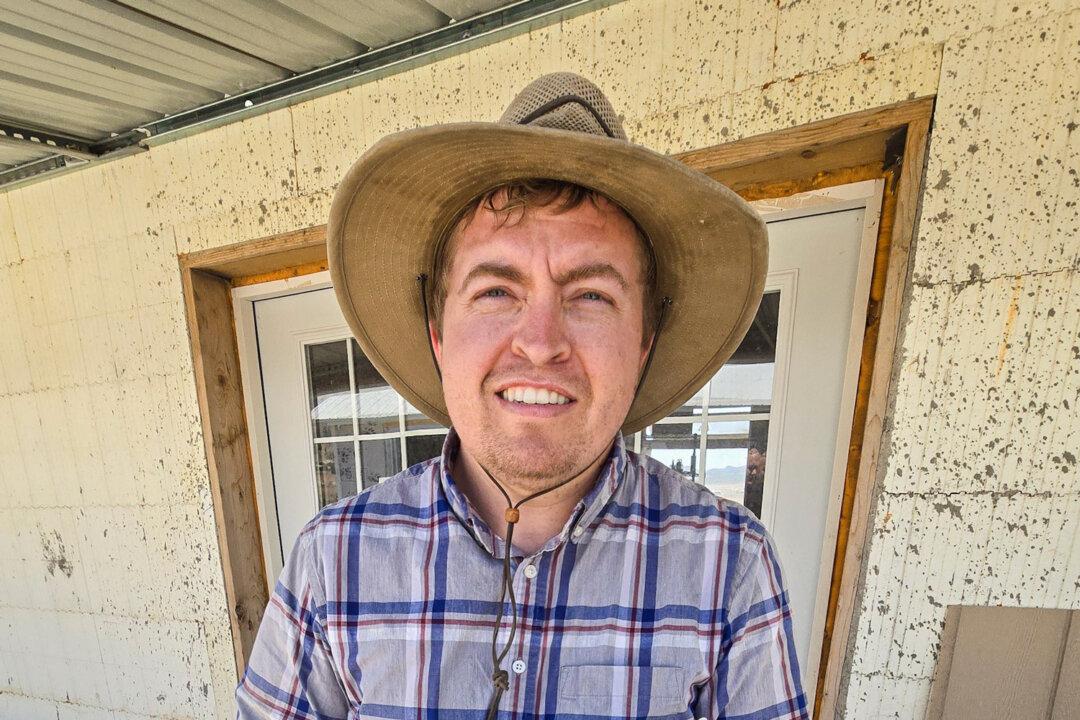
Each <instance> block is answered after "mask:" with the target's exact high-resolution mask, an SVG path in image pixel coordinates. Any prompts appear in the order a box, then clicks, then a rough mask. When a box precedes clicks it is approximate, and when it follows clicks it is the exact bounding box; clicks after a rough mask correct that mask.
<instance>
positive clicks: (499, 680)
mask: <svg viewBox="0 0 1080 720" xmlns="http://www.w3.org/2000/svg"><path fill="white" fill-rule="evenodd" d="M416 279H417V281H418V282H419V283H420V298H421V304H422V305H423V306H424V334H425V336H426V337H427V339H428V349H429V350H430V351H431V361H432V363H434V365H435V372H436V373H437V374H438V375H439V382H442V371H440V370H439V363H438V361H437V360H436V358H435V347H434V346H433V345H432V344H431V332H430V330H429V329H428V328H429V320H428V303H427V293H426V292H425V283H426V280H427V275H425V274H423V273H421V274H420V275H417V276H416ZM669 305H671V298H669V297H667V296H665V297H664V298H662V299H661V301H660V313H659V316H658V317H657V320H656V331H655V332H654V334H653V341H652V345H651V346H650V347H649V355H648V357H647V358H646V359H645V365H644V367H642V369H641V375H640V376H639V377H638V382H637V386H636V387H635V388H634V399H635V400H636V399H637V395H638V392H639V391H640V390H641V386H642V384H643V383H644V382H645V375H646V373H648V372H649V366H650V365H652V359H653V351H655V350H656V344H657V341H658V340H659V338H660V330H661V329H662V328H663V326H664V316H665V315H666V314H667V308H668V306H669ZM630 404H631V406H632V405H633V404H634V403H633V401H631V402H630ZM608 452H609V449H608V448H605V449H604V450H603V452H601V453H600V454H599V455H597V456H596V457H595V458H593V459H592V461H591V462H590V463H589V464H588V465H586V466H585V467H584V468H583V469H581V470H578V471H577V472H574V473H573V474H571V475H570V477H568V478H566V479H565V480H562V481H560V482H558V483H556V484H555V485H552V486H551V487H549V488H545V489H544V490H541V491H539V492H535V493H533V494H532V495H529V496H528V497H526V498H524V499H522V500H518V501H517V502H516V503H515V502H514V501H513V500H511V498H510V494H509V493H507V492H506V488H504V487H503V485H502V483H500V482H499V481H498V480H496V479H495V476H494V475H492V474H491V472H490V471H489V470H488V469H487V468H486V467H484V466H483V464H482V463H480V462H479V461H477V462H476V464H477V465H479V466H480V469H481V470H483V471H484V474H486V475H487V476H488V478H489V479H490V480H491V482H492V483H494V484H495V487H496V488H498V489H499V492H500V493H502V496H503V497H504V498H505V499H506V511H505V513H504V518H505V519H506V533H505V536H504V537H505V540H504V541H503V563H502V588H501V589H500V591H499V603H498V608H499V609H498V612H497V613H496V615H495V627H494V630H493V631H492V635H491V665H492V667H493V668H494V674H493V675H492V676H491V680H492V682H493V683H494V685H495V687H494V689H493V691H492V693H491V701H490V702H489V703H488V708H487V713H486V714H485V716H484V717H485V720H495V718H496V717H497V716H498V714H499V702H500V701H501V700H502V696H503V693H504V692H506V691H507V690H508V689H509V688H510V674H509V673H508V672H507V671H506V670H504V669H503V668H502V662H503V660H505V659H506V656H507V654H508V653H509V652H510V648H511V646H512V645H513V644H514V636H515V635H516V633H517V625H518V617H517V616H518V610H517V598H516V597H515V596H514V578H513V574H512V573H511V572H510V549H511V548H512V547H513V540H514V526H515V525H517V523H518V521H519V520H520V519H521V509H520V508H521V506H522V505H524V504H525V503H527V502H529V501H530V500H533V499H535V498H538V497H540V496H541V495H546V494H547V493H549V492H552V491H553V490H558V489H559V488H561V487H562V486H564V485H566V484H567V483H569V482H570V481H571V480H573V479H575V478H577V477H579V476H580V475H581V474H582V473H583V472H585V470H587V469H588V468H590V467H592V465H593V463H595V462H596V461H597V460H599V459H600V458H601V457H603V456H604V455H606V454H607V453H608ZM508 594H509V596H510V635H509V637H507V639H506V643H505V644H504V645H503V648H502V650H501V651H500V650H498V641H499V630H501V629H502V622H503V603H504V602H505V601H506V596H507V595H508Z"/></svg>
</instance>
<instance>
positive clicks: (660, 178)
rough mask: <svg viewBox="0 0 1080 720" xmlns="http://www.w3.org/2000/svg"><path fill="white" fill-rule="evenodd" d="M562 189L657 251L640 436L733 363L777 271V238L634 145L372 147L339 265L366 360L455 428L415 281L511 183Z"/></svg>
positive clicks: (336, 232) (493, 142) (637, 407)
mask: <svg viewBox="0 0 1080 720" xmlns="http://www.w3.org/2000/svg"><path fill="white" fill-rule="evenodd" d="M526 178H553V179H558V180H567V181H570V182H574V183H577V184H580V185H584V186H586V187H590V188H593V189H595V190H599V191H600V192H602V193H604V194H605V195H607V196H608V197H610V198H611V199H612V200H614V201H615V202H617V203H619V205H621V206H622V207H623V208H625V209H626V211H627V212H628V213H630V215H631V216H633V218H634V219H635V220H636V221H637V223H638V224H639V225H640V226H641V228H642V229H643V230H644V231H645V233H646V234H647V235H648V237H649V239H650V240H651V242H652V244H653V248H654V251H655V254H656V260H657V283H658V289H659V295H658V297H659V296H664V295H666V296H668V297H670V298H671V299H672V301H673V302H672V305H671V306H670V307H669V308H668V310H667V314H666V316H665V319H664V327H663V330H662V332H661V333H660V337H659V340H658V342H657V345H656V349H655V351H654V357H653V360H652V365H651V366H650V369H649V371H648V373H647V375H646V378H645V381H644V383H643V385H642V386H641V389H640V391H639V392H638V395H637V397H636V399H635V400H634V403H633V405H632V406H631V407H630V411H629V412H628V413H627V416H626V419H625V421H624V423H623V426H622V429H623V432H626V433H631V432H636V431H637V430H640V429H642V428H644V427H646V426H647V425H649V424H651V423H653V422H655V421H656V420H659V419H660V418H662V417H664V416H666V415H667V414H669V413H670V412H671V411H672V410H674V409H675V408H677V407H679V406H680V405H681V404H682V403H684V402H685V401H686V400H687V399H689V398H690V397H692V396H693V394H694V393H695V392H697V391H698V389H700V388H701V387H702V386H703V385H704V384H705V383H706V382H707V381H708V380H709V378H710V377H712V375H713V374H714V373H715V372H716V371H717V370H718V369H719V368H720V366H721V365H723V364H724V362H725V361H726V360H727V359H728V358H730V357H731V355H732V354H733V353H734V352H735V350H736V348H737V347H738V345H739V343H740V342H741V341H742V338H743V336H744V335H745V334H746V331H747V330H748V329H749V327H750V324H751V323H752V322H753V319H754V315H755V313H756V312H757V308H758V304H759V303H760V301H761V295H762V292H763V291H764V287H765V276H766V273H767V272H768V234H767V231H766V228H765V223H764V221H763V220H762V219H761V217H760V216H759V215H758V214H757V213H756V212H755V211H754V210H753V208H751V207H750V205H749V204H748V203H747V202H746V201H744V200H743V199H742V198H740V197H739V196H738V195H736V194H735V193H734V192H733V191H731V190H730V189H729V188H727V187H725V186H724V185H721V184H720V183H718V182H716V181H714V180H712V179H711V178H709V177H707V176H706V175H704V174H702V173H700V172H697V171H695V170H692V169H690V168H688V167H687V166H685V165H684V164H682V163H681V162H679V161H677V160H674V159H672V158H670V157H667V156H665V155H661V154H660V153H657V152H654V151H652V150H649V149H647V148H644V147H642V146H640V145H636V144H633V143H630V142H626V141H623V140H617V139H611V138H607V137H601V136H596V135H590V134H587V133H580V132H572V131H568V130H558V129H553V128H544V127H534V126H523V125H513V124H502V123H484V122H469V123H453V124H446V125H434V126H429V127H423V128H417V129H414V130H405V131H402V132H398V133H395V134H393V135H388V136H386V137H384V138H383V139H381V140H380V141H379V142H377V143H376V144H375V145H373V146H372V147H371V148H370V149H369V150H368V151H367V152H365V153H364V154H363V155H362V156H361V157H360V158H359V159H358V160H357V161H356V162H355V163H354V164H353V166H352V167H351V168H350V169H349V171H348V173H347V174H346V175H345V177H344V179H343V180H342V182H341V184H340V185H339V186H338V188H337V191H336V192H335V194H334V199H333V204H332V206H331V209H330V219H329V223H328V226H327V258H328V264H329V269H330V275H331V278H332V280H333V284H334V290H335V292H336V294H337V298H338V302H339V304H340V305H341V309H342V312H343V314H344V316H345V319H346V321H347V322H348V324H349V327H350V328H351V329H352V331H353V334H354V335H355V336H356V340H357V343H358V344H359V345H360V347H361V349H362V350H363V352H364V354H365V355H366V356H367V358H368V359H369V360H370V361H371V363H372V365H374V366H375V368H376V369H377V370H378V371H379V372H380V373H381V374H382V376H383V377H384V378H385V379H386V381H387V382H388V383H390V385H391V386H392V387H393V388H394V389H395V390H397V391H398V392H399V393H401V395H402V396H404V397H405V398H406V399H407V400H408V401H409V402H410V403H412V404H413V405H414V406H415V407H416V408H417V409H418V410H420V411H421V412H423V413H424V414H426V415H427V416H428V417H430V418H432V419H433V420H435V421H436V422H439V423H441V424H443V425H446V426H449V425H450V424H451V421H450V417H449V415H448V413H447V410H446V404H445V401H444V398H443V392H442V385H441V383H440V381H439V377H438V374H437V373H436V371H435V367H434V365H433V362H432V358H431V352H430V349H429V346H428V339H427V335H426V332H427V329H426V328H425V327H424V320H423V317H424V312H423V306H422V303H421V298H420V292H419V283H418V282H417V279H416V278H417V275H418V274H420V273H427V274H428V275H429V277H430V273H431V268H432V262H433V258H434V250H435V241H436V239H438V238H440V237H442V236H443V235H444V234H445V233H446V232H447V231H448V230H449V228H450V224H451V223H452V222H453V221H454V220H455V219H456V217H457V215H458V213H459V212H460V211H461V209H462V208H463V207H464V206H465V205H466V204H467V203H468V202H470V201H471V200H473V199H474V198H476V197H477V196H479V195H480V194H482V193H483V192H485V191H487V190H489V189H491V188H492V187H495V186H497V185H500V184H502V183H505V182H509V181H513V180H521V179H526Z"/></svg>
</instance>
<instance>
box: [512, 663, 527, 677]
mask: <svg viewBox="0 0 1080 720" xmlns="http://www.w3.org/2000/svg"><path fill="white" fill-rule="evenodd" d="M510 667H512V668H514V672H516V673H517V674H518V675H520V674H521V673H523V672H525V661H524V660H515V661H514V664H513V665H511V666H510Z"/></svg>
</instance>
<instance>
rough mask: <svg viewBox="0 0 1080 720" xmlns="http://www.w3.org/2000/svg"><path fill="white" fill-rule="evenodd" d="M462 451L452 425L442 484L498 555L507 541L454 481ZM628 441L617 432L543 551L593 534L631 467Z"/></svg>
mask: <svg viewBox="0 0 1080 720" xmlns="http://www.w3.org/2000/svg"><path fill="white" fill-rule="evenodd" d="M460 451H461V438H460V437H459V436H458V434H457V431H456V430H455V429H454V428H453V427H451V428H450V431H449V432H448V433H447V434H446V439H445V440H444V441H443V446H442V454H441V455H440V457H439V484H440V486H441V487H442V490H443V494H444V495H445V498H446V502H447V503H448V504H449V505H450V509H451V510H452V511H453V513H454V515H455V516H456V517H457V519H458V520H459V521H461V523H462V524H463V525H464V526H465V529H466V530H467V531H468V532H470V533H471V534H472V535H473V537H475V538H476V539H477V541H479V543H480V544H481V545H482V546H483V547H484V549H485V550H487V551H488V552H489V553H491V554H492V555H493V556H495V557H497V558H501V557H502V556H503V545H504V543H503V541H502V539H501V538H499V537H498V536H497V535H495V533H493V532H492V531H491V528H490V527H488V524H487V523H486V522H484V520H483V518H481V517H480V515H479V513H477V512H476V509H475V508H474V507H473V504H472V503H471V502H470V501H469V498H468V497H466V496H465V493H464V492H462V491H461V489H460V488H459V487H458V486H457V484H456V483H455V482H454V479H453V477H452V476H451V472H450V471H451V468H453V467H454V461H455V460H456V459H457V456H458V453H459V452H460ZM626 453H627V451H626V444H625V441H624V440H623V435H622V433H621V432H619V433H617V434H616V436H615V443H614V445H613V446H612V448H611V451H610V452H609V453H608V456H607V459H606V460H605V461H604V464H603V465H601V467H600V472H599V473H597V476H596V482H595V483H593V486H592V487H591V488H590V489H589V491H588V492H587V493H585V496H584V497H582V498H581V500H579V501H578V503H577V505H576V506H575V507H574V511H573V512H572V513H571V514H570V517H569V519H568V520H567V521H566V524H565V525H564V526H563V529H562V530H561V531H560V532H559V534H558V535H556V536H554V537H552V538H551V539H550V540H548V541H547V543H545V544H544V547H543V548H542V549H541V551H540V552H546V551H548V550H553V549H555V548H556V547H557V546H558V545H560V544H561V543H563V542H564V541H566V540H567V539H568V538H569V539H570V540H571V541H572V542H583V541H584V540H585V539H586V538H587V537H589V535H590V532H589V530H590V527H591V525H592V523H593V521H594V520H596V518H597V516H598V515H599V514H600V512H601V511H602V510H603V509H604V507H605V506H606V505H607V503H608V501H609V500H610V499H611V497H612V496H613V495H614V494H615V491H616V490H617V489H618V488H619V486H620V485H621V484H622V482H623V478H624V477H625V475H626V472H627V468H628V467H629V465H628V463H627V454H626Z"/></svg>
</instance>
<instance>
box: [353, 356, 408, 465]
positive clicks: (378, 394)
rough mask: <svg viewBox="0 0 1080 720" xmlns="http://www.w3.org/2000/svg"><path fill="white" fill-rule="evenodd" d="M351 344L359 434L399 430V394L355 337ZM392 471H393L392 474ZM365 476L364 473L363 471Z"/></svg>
mask: <svg viewBox="0 0 1080 720" xmlns="http://www.w3.org/2000/svg"><path fill="white" fill-rule="evenodd" d="M349 342H350V343H351V344H352V357H353V375H354V378H353V379H354V382H355V383H356V409H357V421H358V429H359V430H360V434H361V435H373V434H378V433H387V432H396V431H397V429H398V394H397V393H396V392H394V390H393V388H391V387H390V386H389V385H388V384H387V383H386V381H385V380H383V379H382V375H380V374H379V371H378V370H376V369H375V366H374V365H372V364H371V361H370V360H368V359H367V358H366V357H365V356H364V353H363V352H361V351H360V346H359V345H358V344H357V343H356V340H352V339H350V340H349ZM391 474H393V473H391ZM364 475H365V477H366V476H367V473H365V474H364Z"/></svg>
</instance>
